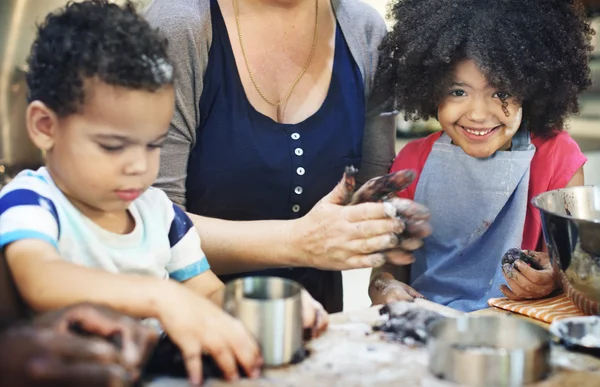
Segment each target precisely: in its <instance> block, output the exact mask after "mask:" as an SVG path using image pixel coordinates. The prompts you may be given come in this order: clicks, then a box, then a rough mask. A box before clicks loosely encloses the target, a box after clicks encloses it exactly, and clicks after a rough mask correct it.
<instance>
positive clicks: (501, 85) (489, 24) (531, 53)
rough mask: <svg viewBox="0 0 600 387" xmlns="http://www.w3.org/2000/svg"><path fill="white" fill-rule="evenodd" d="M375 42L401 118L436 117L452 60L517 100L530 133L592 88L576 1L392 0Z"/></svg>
mask: <svg viewBox="0 0 600 387" xmlns="http://www.w3.org/2000/svg"><path fill="white" fill-rule="evenodd" d="M390 16H391V17H393V18H394V20H395V23H396V24H395V25H394V27H393V30H392V31H391V32H390V34H389V35H388V36H387V38H386V39H385V40H384V41H383V42H382V44H381V47H380V49H381V51H382V54H383V58H382V62H381V65H382V69H381V70H382V74H383V76H382V78H381V79H382V82H384V83H386V87H391V88H392V90H393V94H394V96H395V98H396V104H397V108H398V109H400V110H403V111H404V112H405V115H406V118H407V119H419V118H423V119H428V118H429V117H436V116H437V106H438V104H439V102H440V101H441V100H442V98H443V97H444V96H445V94H446V93H447V91H448V88H449V87H450V83H451V82H452V79H451V78H452V75H453V70H454V68H455V66H456V64H457V63H458V62H460V61H462V60H465V59H472V60H474V61H475V62H476V63H477V65H478V67H479V68H480V70H481V71H482V73H483V74H484V75H485V76H486V78H487V80H488V82H490V84H491V85H493V86H494V87H496V88H498V89H501V90H502V91H506V92H508V93H510V94H511V95H513V96H515V97H516V98H518V99H519V100H520V101H522V103H523V117H524V119H526V120H527V128H528V130H529V131H530V132H532V133H534V134H536V135H540V136H550V135H552V134H553V133H554V131H555V130H561V129H562V128H563V125H564V120H565V118H566V117H567V116H568V115H569V114H572V113H578V112H579V104H578V95H579V94H580V93H581V92H582V91H583V90H585V89H586V88H588V87H589V86H590V85H591V79H590V70H589V67H588V61H589V57H590V55H591V51H592V46H591V44H590V40H591V36H592V35H593V33H594V32H593V30H592V29H591V27H590V25H589V23H588V22H587V20H586V19H585V14H584V11H583V7H582V6H581V4H579V2H578V1H576V0H397V2H396V3H395V4H393V6H392V7H391V8H390Z"/></svg>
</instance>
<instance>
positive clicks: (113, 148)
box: [99, 144, 125, 152]
mask: <svg viewBox="0 0 600 387" xmlns="http://www.w3.org/2000/svg"><path fill="white" fill-rule="evenodd" d="M99 145H100V148H102V149H104V150H105V151H107V152H119V151H121V150H123V149H124V148H125V147H124V146H123V145H104V144H99Z"/></svg>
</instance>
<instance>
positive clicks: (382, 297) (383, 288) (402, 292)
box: [369, 275, 425, 305]
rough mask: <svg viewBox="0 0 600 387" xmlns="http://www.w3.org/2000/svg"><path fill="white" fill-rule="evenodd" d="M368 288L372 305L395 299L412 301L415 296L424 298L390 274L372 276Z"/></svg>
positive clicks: (383, 303)
mask: <svg viewBox="0 0 600 387" xmlns="http://www.w3.org/2000/svg"><path fill="white" fill-rule="evenodd" d="M369 290H370V291H369V295H370V296H371V301H372V302H373V305H385V304H389V303H392V302H397V301H413V300H414V299H415V298H425V296H424V295H422V294H421V293H419V292H417V291H416V290H415V289H413V288H411V287H410V286H408V285H407V284H405V283H403V282H400V281H398V280H396V279H394V278H393V277H392V276H391V275H383V276H378V277H377V278H374V279H373V281H372V282H371V285H370V289H369Z"/></svg>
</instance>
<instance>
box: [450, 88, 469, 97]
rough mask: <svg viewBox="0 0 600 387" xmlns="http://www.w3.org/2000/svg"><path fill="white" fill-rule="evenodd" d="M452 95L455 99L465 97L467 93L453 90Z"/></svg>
mask: <svg viewBox="0 0 600 387" xmlns="http://www.w3.org/2000/svg"><path fill="white" fill-rule="evenodd" d="M450 95H451V96H453V97H464V96H465V95H467V93H465V91H464V90H460V89H459V90H452V91H451V92H450Z"/></svg>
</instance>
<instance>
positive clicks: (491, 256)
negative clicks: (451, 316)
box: [410, 130, 535, 311]
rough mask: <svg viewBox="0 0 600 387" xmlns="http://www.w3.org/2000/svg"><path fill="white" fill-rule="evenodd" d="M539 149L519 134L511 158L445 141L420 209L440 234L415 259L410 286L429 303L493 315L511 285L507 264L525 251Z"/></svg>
mask: <svg viewBox="0 0 600 387" xmlns="http://www.w3.org/2000/svg"><path fill="white" fill-rule="evenodd" d="M534 153H535V146H533V145H532V144H531V142H530V141H529V133H528V132H527V131H523V130H519V131H518V132H517V134H516V135H515V136H514V137H513V141H512V150H511V151H497V152H496V153H494V154H493V155H492V156H490V157H488V158H486V159H477V158H474V157H471V156H469V155H467V154H466V153H465V152H464V151H463V150H462V149H461V148H460V147H458V146H455V145H452V143H451V139H450V137H449V136H448V135H446V134H445V133H444V134H442V136H441V137H440V138H439V139H438V140H437V141H436V142H435V144H434V145H433V149H432V150H431V154H430V155H429V157H428V158H427V162H426V163H425V166H424V167H423V171H422V173H421V176H420V177H419V182H418V184H417V189H416V192H415V201H416V202H419V203H422V204H424V205H425V206H427V207H428V208H429V210H430V211H431V225H432V227H433V234H432V235H431V236H430V237H428V238H426V239H425V243H424V246H423V248H421V249H420V250H418V251H417V252H416V254H415V262H414V263H413V264H412V268H411V276H410V279H411V281H410V283H411V286H412V287H414V288H415V289H416V290H417V291H419V292H421V293H422V294H423V295H424V296H425V297H427V298H428V299H429V300H431V301H434V302H437V303H440V304H443V305H448V306H450V307H452V308H456V309H459V310H462V311H473V310H477V309H483V308H486V307H487V300H488V299H489V298H491V297H500V296H502V293H501V292H500V284H502V283H504V278H503V275H502V270H501V265H500V260H501V258H502V255H503V254H504V253H505V252H506V251H507V250H508V249H510V248H512V247H521V242H522V238H523V227H524V224H525V213H526V209H527V196H528V195H527V194H528V188H529V165H530V162H531V159H532V158H533V155H534Z"/></svg>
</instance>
